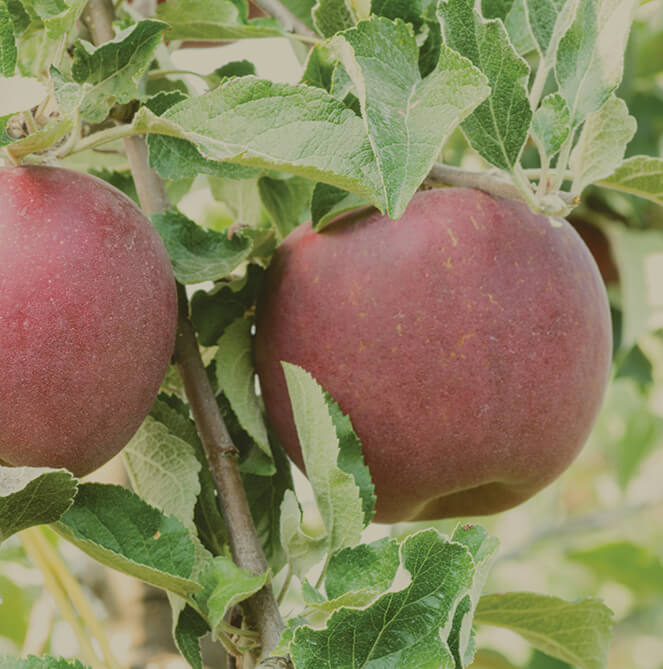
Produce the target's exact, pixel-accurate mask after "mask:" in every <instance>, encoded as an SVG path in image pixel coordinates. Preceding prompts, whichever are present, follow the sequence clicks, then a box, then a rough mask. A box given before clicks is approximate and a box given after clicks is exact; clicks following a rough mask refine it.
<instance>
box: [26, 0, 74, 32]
mask: <svg viewBox="0 0 663 669" xmlns="http://www.w3.org/2000/svg"><path fill="white" fill-rule="evenodd" d="M85 5H86V0H72V1H71V2H65V0H32V2H31V8H32V10H33V11H34V12H35V13H36V14H37V15H38V16H39V18H40V19H41V20H42V21H43V22H44V26H45V28H46V32H47V34H48V36H49V38H50V39H52V40H56V39H58V38H59V37H62V36H63V35H67V34H68V33H69V32H71V30H72V29H73V28H74V26H75V25H76V21H78V19H79V18H80V16H81V14H82V13H83V9H84V8H85Z"/></svg>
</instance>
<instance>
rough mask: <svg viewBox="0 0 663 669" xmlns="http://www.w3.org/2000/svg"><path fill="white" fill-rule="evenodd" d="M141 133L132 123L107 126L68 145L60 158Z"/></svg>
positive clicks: (60, 154)
mask: <svg viewBox="0 0 663 669" xmlns="http://www.w3.org/2000/svg"><path fill="white" fill-rule="evenodd" d="M138 134H140V133H139V131H138V130H136V129H135V128H134V127H133V126H132V125H131V124H126V123H123V124H122V125H117V126H115V127H113V128H106V129H105V130H98V131H97V132H94V133H92V134H91V135H88V136H87V137H83V138H81V139H79V140H78V141H76V142H75V143H74V144H73V145H72V146H69V147H67V149H66V150H64V151H62V152H61V153H59V154H58V155H59V157H60V158H66V157H67V156H70V155H72V154H73V153H80V152H81V151H87V150H88V149H94V148H96V147H97V146H100V145H101V144H108V143H109V142H115V141H117V140H118V139H125V138H127V137H133V136H135V135H138Z"/></svg>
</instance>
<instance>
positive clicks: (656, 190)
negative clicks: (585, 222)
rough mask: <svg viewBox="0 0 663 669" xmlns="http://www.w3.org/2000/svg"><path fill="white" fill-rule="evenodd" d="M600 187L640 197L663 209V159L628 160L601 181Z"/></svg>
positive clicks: (643, 158) (639, 157)
mask: <svg viewBox="0 0 663 669" xmlns="http://www.w3.org/2000/svg"><path fill="white" fill-rule="evenodd" d="M598 185H599V186H605V187H606V188H612V189H613V190H618V191H622V192H624V193H631V194H633V195H638V196H639V197H642V198H645V199H646V200H651V201H652V202H654V203H656V204H658V205H660V206H662V207H663V158H652V157H650V156H633V157H632V158H627V159H626V160H625V161H624V162H623V163H622V164H621V166H620V167H618V168H617V170H615V172H614V173H613V174H611V175H610V176H609V177H607V178H606V179H603V180H602V181H599V182H598Z"/></svg>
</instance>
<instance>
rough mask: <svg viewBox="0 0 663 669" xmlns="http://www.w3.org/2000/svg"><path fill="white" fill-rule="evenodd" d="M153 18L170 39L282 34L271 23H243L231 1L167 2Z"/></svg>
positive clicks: (186, 0)
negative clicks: (162, 25) (164, 26)
mask: <svg viewBox="0 0 663 669" xmlns="http://www.w3.org/2000/svg"><path fill="white" fill-rule="evenodd" d="M156 15H157V18H159V19H161V20H162V21H165V22H166V23H168V24H169V26H170V28H169V30H168V33H167V38H168V39H171V40H211V41H218V40H236V39H243V38H255V37H277V36H279V35H282V34H283V31H282V30H281V28H280V27H279V25H278V23H276V22H275V21H272V20H268V19H260V20H256V21H247V20H246V17H244V16H242V15H241V14H240V11H239V8H238V6H237V4H236V3H234V2H231V0H168V2H164V3H161V4H159V6H158V7H157V14H156Z"/></svg>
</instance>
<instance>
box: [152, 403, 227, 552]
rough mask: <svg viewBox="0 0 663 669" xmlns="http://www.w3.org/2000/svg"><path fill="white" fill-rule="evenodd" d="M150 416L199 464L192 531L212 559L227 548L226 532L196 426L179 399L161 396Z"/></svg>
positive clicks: (186, 407) (187, 408) (187, 409)
mask: <svg viewBox="0 0 663 669" xmlns="http://www.w3.org/2000/svg"><path fill="white" fill-rule="evenodd" d="M150 415H151V416H153V417H154V418H155V419H156V420H157V421H159V422H160V423H163V424H164V425H165V426H166V427H167V428H168V430H169V431H170V432H171V433H172V434H174V435H176V436H177V437H179V438H180V439H182V440H183V441H186V442H187V443H188V444H189V445H190V446H191V447H193V451H194V454H195V456H196V458H197V459H198V462H199V463H200V473H199V481H200V494H199V495H198V500H197V502H196V508H195V510H194V518H195V523H196V528H197V530H198V534H199V536H200V538H201V540H202V541H203V542H204V544H205V546H206V548H207V549H208V550H209V551H210V552H211V553H212V554H213V555H219V554H221V553H223V551H224V550H225V548H226V545H227V531H226V527H225V523H224V521H223V518H222V517H221V512H220V510H219V505H218V500H217V491H216V484H215V482H214V479H213V478H212V474H211V472H210V470H209V466H208V464H207V458H206V457H205V452H204V449H203V445H202V444H201V443H200V439H199V438H198V432H197V431H196V426H195V424H194V422H193V421H192V420H191V418H190V417H189V407H188V406H187V405H186V404H184V402H182V401H181V400H180V399H179V398H177V397H175V396H172V395H165V394H163V393H162V394H160V395H159V397H158V398H157V399H156V401H155V402H154V404H153V405H152V409H151V411H150Z"/></svg>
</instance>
